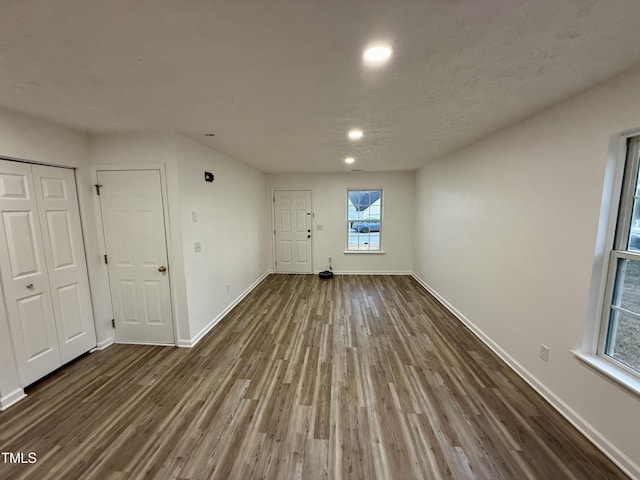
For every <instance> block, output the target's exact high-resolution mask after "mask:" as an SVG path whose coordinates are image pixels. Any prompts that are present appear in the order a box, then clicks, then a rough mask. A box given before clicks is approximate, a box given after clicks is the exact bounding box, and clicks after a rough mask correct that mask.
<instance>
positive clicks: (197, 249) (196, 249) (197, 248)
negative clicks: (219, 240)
mask: <svg viewBox="0 0 640 480" xmlns="http://www.w3.org/2000/svg"><path fill="white" fill-rule="evenodd" d="M193 247H194V250H195V251H196V253H198V252H200V251H201V250H202V245H201V244H200V242H196V243H194V244H193Z"/></svg>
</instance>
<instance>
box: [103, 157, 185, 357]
mask: <svg viewBox="0 0 640 480" xmlns="http://www.w3.org/2000/svg"><path fill="white" fill-rule="evenodd" d="M138 170H156V171H158V172H159V173H160V193H161V195H162V214H163V218H164V238H165V242H166V246H167V267H168V268H169V296H170V298H169V302H170V303H171V310H170V311H171V323H172V325H173V344H174V345H175V346H176V347H177V346H178V338H179V337H178V323H177V322H176V318H178V315H177V312H176V298H177V296H176V291H175V282H174V280H173V268H172V267H173V266H174V265H177V262H175V261H174V255H173V249H172V245H173V241H172V238H171V225H170V223H169V200H168V199H169V196H168V189H167V177H166V172H165V165H164V164H163V163H109V164H95V165H92V166H91V180H92V181H93V183H94V184H97V183H98V172H99V171H125V172H126V171H138ZM92 188H95V185H93V186H92ZM93 198H94V214H95V216H96V223H97V228H98V241H99V243H100V245H99V246H98V248H99V250H100V251H101V252H103V254H106V252H107V247H106V242H105V236H104V224H103V222H102V207H101V205H100V197H99V196H98V195H95V190H94V197H93ZM101 265H102V268H103V271H104V272H105V273H104V274H105V275H106V276H107V277H108V275H109V272H108V270H107V265H105V263H104V262H101ZM107 288H108V293H109V294H108V297H109V309H110V313H111V316H112V318H113V297H112V294H111V284H110V282H109V281H108V278H107ZM115 341H116V335H115V331H114V333H113V342H114V343H115ZM145 345H154V344H153V343H145ZM161 345H162V346H166V344H161Z"/></svg>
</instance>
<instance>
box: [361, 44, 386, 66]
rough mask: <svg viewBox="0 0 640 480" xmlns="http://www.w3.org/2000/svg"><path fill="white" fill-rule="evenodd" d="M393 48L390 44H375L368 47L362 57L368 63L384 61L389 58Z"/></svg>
mask: <svg viewBox="0 0 640 480" xmlns="http://www.w3.org/2000/svg"><path fill="white" fill-rule="evenodd" d="M392 53H393V50H391V47H389V46H388V45H374V46H372V47H369V48H367V49H366V50H365V51H364V54H363V55H362V58H363V59H364V61H365V62H367V63H383V62H386V61H387V60H389V57H391V54H392Z"/></svg>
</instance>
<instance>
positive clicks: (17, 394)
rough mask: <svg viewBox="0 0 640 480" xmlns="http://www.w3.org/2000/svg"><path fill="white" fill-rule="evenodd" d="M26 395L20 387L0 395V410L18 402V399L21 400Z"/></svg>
mask: <svg viewBox="0 0 640 480" xmlns="http://www.w3.org/2000/svg"><path fill="white" fill-rule="evenodd" d="M26 396H27V395H26V394H25V393H24V390H23V389H22V388H18V389H16V390H14V391H13V392H11V393H9V394H8V395H5V396H3V397H0V412H2V411H4V410H6V409H7V408H9V407H10V406H11V405H13V404H15V403H18V402H19V401H20V400H22V399H23V398H25V397H26Z"/></svg>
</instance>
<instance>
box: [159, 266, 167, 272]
mask: <svg viewBox="0 0 640 480" xmlns="http://www.w3.org/2000/svg"><path fill="white" fill-rule="evenodd" d="M158 271H159V272H160V273H164V272H166V271H167V267H165V266H164V265H160V266H159V267H158Z"/></svg>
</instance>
